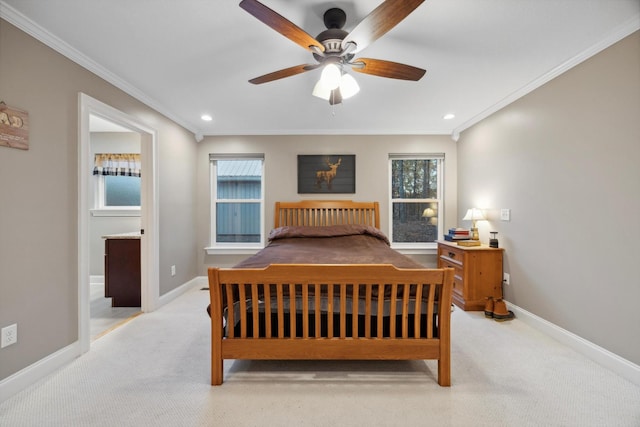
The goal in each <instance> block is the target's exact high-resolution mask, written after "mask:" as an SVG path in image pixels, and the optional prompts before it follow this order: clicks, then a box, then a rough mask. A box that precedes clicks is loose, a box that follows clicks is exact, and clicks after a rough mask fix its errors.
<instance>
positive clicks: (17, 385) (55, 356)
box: [0, 276, 208, 402]
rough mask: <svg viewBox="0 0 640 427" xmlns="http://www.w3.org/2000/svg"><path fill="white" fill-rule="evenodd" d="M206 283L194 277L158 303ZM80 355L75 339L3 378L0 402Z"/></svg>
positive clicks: (160, 303)
mask: <svg viewBox="0 0 640 427" xmlns="http://www.w3.org/2000/svg"><path fill="white" fill-rule="evenodd" d="M100 277H102V276H91V283H94V279H97V278H100ZM207 285H208V284H207V278H206V277H204V276H199V277H196V278H194V279H192V280H190V281H188V282H187V283H185V284H183V285H181V286H178V287H177V288H176V289H173V290H171V291H169V292H167V293H166V294H164V295H162V296H160V298H159V305H160V306H163V305H165V304H167V303H169V302H171V301H173V300H174V299H176V298H177V297H179V296H180V295H182V294H183V293H185V292H187V291H189V290H191V289H193V288H195V287H197V286H207ZM80 355H81V352H80V342H79V341H76V342H74V343H72V344H70V345H68V346H67V347H64V348H62V349H60V350H58V351H56V352H55V353H52V354H50V355H48V356H46V357H44V358H43V359H40V360H38V361H37V362H35V363H33V364H31V365H29V366H27V367H25V368H23V369H22V370H20V371H18V372H16V373H15V374H13V375H11V376H9V377H7V378H5V379H3V380H2V381H0V402H3V401H5V400H7V399H8V398H10V397H11V396H14V395H15V394H17V393H19V392H21V391H22V390H24V389H26V388H27V387H29V386H31V385H33V384H35V383H36V382H38V381H39V380H41V379H43V378H44V377H46V376H47V375H49V374H51V373H53V372H55V371H56V370H58V369H60V368H61V367H63V366H64V365H66V364H68V363H70V362H72V361H73V360H74V359H76V358H77V357H79V356H80Z"/></svg>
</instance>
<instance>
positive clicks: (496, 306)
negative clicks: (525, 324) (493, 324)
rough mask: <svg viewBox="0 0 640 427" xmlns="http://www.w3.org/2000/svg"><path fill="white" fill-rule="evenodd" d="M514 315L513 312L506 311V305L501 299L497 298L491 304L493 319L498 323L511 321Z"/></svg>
mask: <svg viewBox="0 0 640 427" xmlns="http://www.w3.org/2000/svg"><path fill="white" fill-rule="evenodd" d="M514 317H516V316H515V314H513V311H511V310H507V304H506V303H505V302H504V300H503V299H502V298H498V299H496V300H495V301H494V302H493V319H494V320H497V321H498V322H504V321H505V320H511V319H513V318H514Z"/></svg>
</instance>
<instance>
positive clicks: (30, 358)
mask: <svg viewBox="0 0 640 427" xmlns="http://www.w3.org/2000/svg"><path fill="white" fill-rule="evenodd" d="M0 55H1V56H0V96H1V98H2V100H3V101H4V102H6V103H7V104H8V105H10V106H13V107H16V108H20V109H22V110H26V111H27V112H28V113H29V142H30V148H29V150H28V151H23V150H17V149H11V148H7V147H0V326H1V327H4V326H6V325H9V324H13V323H17V324H18V343H17V344H14V345H12V346H9V347H6V348H4V349H0V380H2V379H4V378H6V377H8V376H9V375H11V374H13V373H15V372H17V371H19V370H20V369H23V368H25V367H27V366H29V365H31V364H33V363H34V362H36V361H38V360H41V359H42V358H44V357H46V356H48V355H50V354H52V353H54V352H56V351H57V350H60V349H62V348H64V347H66V346H68V345H69V344H72V343H74V342H76V341H77V340H78V279H77V272H78V267H77V259H78V244H77V241H78V224H77V223H78V213H77V209H78V192H77V179H78V178H77V174H78V160H77V159H78V154H77V153H78V93H79V92H84V93H86V94H88V95H89V96H91V97H93V98H96V99H98V100H100V101H102V102H104V103H106V104H108V105H111V106H112V107H114V108H117V109H119V110H121V111H123V112H125V113H127V114H130V115H132V116H135V117H137V118H138V119H139V120H140V121H142V122H144V123H146V124H147V125H148V126H149V127H151V128H154V129H156V130H157V131H158V139H159V142H158V145H159V146H158V158H159V176H160V179H159V183H158V186H159V193H160V196H159V210H160V219H159V221H160V233H159V244H160V293H161V294H162V293H165V292H167V291H168V290H171V289H173V288H175V287H176V286H178V285H180V284H182V283H185V282H186V281H188V280H191V279H192V278H193V277H194V276H196V261H195V253H196V252H195V248H196V239H195V233H196V230H195V226H194V225H193V218H194V217H195V211H194V209H195V207H194V206H195V203H194V196H195V172H194V171H193V168H192V166H193V164H195V155H196V142H195V140H194V137H193V135H192V134H191V133H190V132H188V131H186V130H185V129H183V128H182V127H180V126H178V125H176V124H175V123H173V122H171V121H170V120H168V119H166V118H165V117H164V116H162V115H160V114H158V113H157V112H155V111H153V110H152V109H150V108H149V107H147V106H145V105H143V104H142V103H140V102H138V101H136V100H135V99H133V98H132V97H130V96H128V95H126V94H124V93H123V92H122V91H120V90H118V89H116V88H115V87H113V86H112V85H110V84H109V83H107V82H105V81H104V80H102V79H100V78H98V77H97V76H96V75H95V74H93V73H90V72H89V71H87V70H85V69H83V68H82V67H80V66H78V65H77V64H75V63H73V62H72V61H70V60H68V59H67V58H65V57H64V56H62V55H60V54H58V53H56V52H55V51H53V50H52V49H50V48H48V47H46V46H45V45H43V44H42V43H40V42H38V41H36V40H34V39H33V38H32V37H30V36H29V35H27V34H26V33H24V32H22V31H20V30H18V29H17V28H15V27H14V26H12V25H11V24H9V23H7V22H6V21H4V20H1V19H0ZM168 242H171V244H168ZM173 264H175V265H177V268H178V275H176V277H171V276H170V265H173Z"/></svg>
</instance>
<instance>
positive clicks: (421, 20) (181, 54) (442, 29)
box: [0, 0, 640, 136]
mask: <svg viewBox="0 0 640 427" xmlns="http://www.w3.org/2000/svg"><path fill="white" fill-rule="evenodd" d="M262 2H263V3H264V4H265V5H266V6H268V7H270V8H271V9H273V10H275V11H276V12H278V13H280V14H281V15H283V16H284V17H285V18H287V19H288V20H290V21H292V22H293V23H295V24H296V25H298V26H299V27H301V28H302V29H304V30H305V31H306V32H308V33H309V34H311V35H314V36H315V35H317V34H318V33H320V32H321V31H323V30H324V29H325V28H324V25H323V22H322V14H323V13H324V11H325V10H327V9H329V8H330V7H340V8H342V9H344V10H345V12H346V13H347V23H346V25H345V30H347V31H349V30H351V29H353V27H354V26H355V25H356V24H357V23H358V22H359V21H360V20H362V19H363V18H364V17H365V16H366V15H367V14H368V13H370V12H371V11H372V10H373V9H375V8H376V7H377V6H378V5H379V4H380V3H381V1H380V0H359V1H357V2H356V1H355V0H351V1H337V2H334V1H323V0H306V1H300V0H298V1H294V0H263V1H262ZM238 4H239V0H235V1H231V0H110V1H104V0H55V1H42V0H0V16H1V17H2V18H4V19H6V20H7V21H9V22H11V23H13V24H14V25H16V26H18V27H19V28H21V29H22V30H24V31H26V32H28V33H29V34H31V35H33V36H34V37H36V38H38V39H40V40H42V41H43V42H45V43H46V44H48V45H49V46H51V47H53V48H54V49H56V50H58V51H59V52H61V53H63V54H64V55H66V56H68V57H70V58H71V59H73V60H74V61H76V62H78V63H79V64H80V65H82V66H84V67H86V68H88V69H89V70H91V71H93V72H95V73H96V74H98V75H100V76H101V77H103V78H105V79H106V80H108V81H110V82H111V83H113V84H115V85H116V86H118V87H120V88H121V89H123V90H125V91H127V92H128V93H130V94H131V95H133V96H135V97H136V98H138V99H140V100H141V101H143V102H145V103H147V104H148V105H150V106H151V107H153V108H155V109H157V110H159V111H160V112H162V113H163V114H165V115H167V116H168V117H170V118H171V119H173V120H175V121H176V122H178V123H180V124H181V125H183V126H185V127H186V128H188V129H189V130H191V131H193V132H194V133H195V134H196V135H199V136H200V135H224V134H247V135H249V134H414V133H416V134H425V133H426V134H453V135H454V136H455V135H456V134H458V133H459V132H460V131H462V130H464V129H465V128H467V127H469V126H470V125H472V124H474V123H475V122H477V121H478V120H480V119H482V118H484V117H486V116H487V115H488V114H490V113H492V112H494V111H496V110H497V109H499V108H501V107H503V106H504V105H506V104H508V103H509V102H512V101H513V100H515V99H517V98H518V97H520V96H522V95H524V94H526V93H527V92H529V91H531V90H532V89H534V88H536V87H538V86H540V85H541V84H543V83H544V82H546V81H548V80H549V79H551V78H553V77H555V76H557V75H558V74H560V73H561V72H563V71H565V70H567V69H568V68H570V67H572V66H574V65H576V64H578V63H579V62H581V61H583V60H584V59H586V58H588V57H589V56H592V55H593V54H595V53H597V52H599V51H600V50H602V49H604V48H606V47H607V46H609V45H611V44H612V43H614V42H616V41H618V40H619V39H621V38H623V37H624V36H626V35H628V34H631V33H632V32H634V31H636V30H638V29H640V0H427V1H425V2H424V3H423V4H422V5H420V6H419V7H418V8H417V9H416V10H415V11H414V12H413V13H412V14H411V15H409V16H408V17H407V18H406V19H405V20H404V21H402V22H400V24H398V25H397V26H396V27H395V28H393V29H392V30H391V31H390V32H388V33H387V34H385V35H384V36H382V37H381V38H380V39H378V40H377V41H375V42H374V43H372V44H371V45H369V47H367V48H366V49H365V50H364V51H363V52H362V53H361V54H359V55H358V56H365V57H368V58H376V59H385V60H390V61H395V62H401V63H405V64H408V65H413V66H416V67H420V68H425V69H426V70H427V74H426V75H425V76H424V77H423V78H422V79H421V80H420V81H418V82H407V81H400V80H393V79H386V78H381V77H375V76H370V75H365V74H361V73H353V74H354V77H355V78H356V80H357V81H358V82H359V84H360V87H361V91H360V93H359V94H357V95H356V96H355V97H353V98H351V99H348V100H345V101H344V102H343V104H341V105H337V106H333V107H332V106H330V105H329V104H328V103H327V102H326V101H322V100H320V99H318V98H315V97H313V96H311V90H312V89H313V85H314V84H315V82H316V81H317V79H318V78H319V71H318V70H316V71H312V72H307V73H304V74H300V75H297V76H293V77H289V78H286V79H282V80H277V81H273V82H270V83H266V84H263V85H252V84H250V83H248V80H249V79H251V78H253V77H257V76H260V75H263V74H266V73H269V72H272V71H276V70H280V69H283V68H287V67H290V66H294V65H299V64H305V63H312V62H313V61H314V60H313V58H312V57H311V54H310V53H309V52H308V51H306V50H304V49H302V48H301V47H300V46H298V45H296V44H294V43H293V42H291V41H290V40H288V39H286V38H285V37H283V36H282V35H280V34H278V33H277V32H275V31H274V30H273V29H271V28H269V27H267V26H266V25H265V24H263V23H262V22H260V21H258V20H257V19H256V18H254V17H253V16H251V15H249V14H248V13H247V12H246V11H244V10H242V9H241V8H240V7H239V6H238ZM204 113H207V114H210V115H212V116H213V117H214V120H213V121H212V122H208V123H207V122H204V121H202V120H200V116H201V115H202V114H204ZM446 113H454V114H455V115H456V117H455V119H453V120H443V116H444V115H445V114H446Z"/></svg>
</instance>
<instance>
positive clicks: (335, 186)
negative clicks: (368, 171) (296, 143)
mask: <svg viewBox="0 0 640 427" xmlns="http://www.w3.org/2000/svg"><path fill="white" fill-rule="evenodd" d="M355 192H356V156H355V155H354V154H328V155H327V154H322V155H299V156H298V193H299V194H306V193H333V194H338V193H355Z"/></svg>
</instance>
